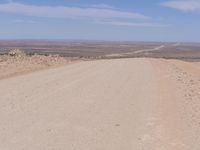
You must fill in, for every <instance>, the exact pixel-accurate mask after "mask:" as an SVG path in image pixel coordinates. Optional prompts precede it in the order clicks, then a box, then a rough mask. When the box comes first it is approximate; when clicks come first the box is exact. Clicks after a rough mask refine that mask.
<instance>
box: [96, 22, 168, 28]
mask: <svg viewBox="0 0 200 150" xmlns="http://www.w3.org/2000/svg"><path fill="white" fill-rule="evenodd" d="M94 23H97V24H104V25H114V26H129V27H168V26H170V25H165V24H159V23H149V22H143V23H138V22H124V21H96V22H94Z"/></svg>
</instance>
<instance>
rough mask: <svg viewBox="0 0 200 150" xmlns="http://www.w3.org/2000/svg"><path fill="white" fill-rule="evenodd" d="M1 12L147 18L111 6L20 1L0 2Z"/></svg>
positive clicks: (71, 16) (83, 16)
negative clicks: (82, 5) (32, 3)
mask: <svg viewBox="0 0 200 150" xmlns="http://www.w3.org/2000/svg"><path fill="white" fill-rule="evenodd" d="M104 7H105V6H104ZM0 12H7V13H15V14H23V15H26V16H37V17H50V18H92V19H112V18H121V19H147V18H148V17H146V16H144V15H143V14H140V13H136V12H126V11H119V10H115V9H111V8H94V7H88V8H81V7H66V6H36V5H26V4H20V3H14V2H10V3H6V4H0Z"/></svg>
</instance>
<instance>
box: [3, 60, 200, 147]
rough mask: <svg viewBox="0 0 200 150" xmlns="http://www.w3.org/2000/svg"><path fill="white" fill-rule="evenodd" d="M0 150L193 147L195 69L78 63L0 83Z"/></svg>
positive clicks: (199, 127) (199, 73) (198, 105)
mask: <svg viewBox="0 0 200 150" xmlns="http://www.w3.org/2000/svg"><path fill="white" fill-rule="evenodd" d="M0 96H1V97H0V102H1V106H0V107H1V109H0V119H1V122H0V149H3V150H23V149H24V150H27V149H28V150H36V149H37V150H39V149H41V150H66V149H67V150H122V149H125V150H126V149H130V150H132V149H134V150H197V149H198V148H199V147H200V144H199V143H200V137H199V136H200V124H199V123H200V118H199V116H200V111H199V110H200V102H199V101H198V100H200V67H199V63H189V62H182V61H177V60H164V59H142V58H138V59H119V60H117V59H116V60H99V61H88V62H80V63H76V64H72V65H68V66H64V67H59V68H53V69H49V70H44V71H40V72H34V73H31V74H28V75H22V76H17V77H13V78H9V79H4V80H0Z"/></svg>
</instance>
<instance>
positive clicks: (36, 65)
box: [0, 54, 74, 80]
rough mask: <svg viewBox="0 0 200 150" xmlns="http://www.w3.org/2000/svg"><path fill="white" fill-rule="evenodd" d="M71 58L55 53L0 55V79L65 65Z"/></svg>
mask: <svg viewBox="0 0 200 150" xmlns="http://www.w3.org/2000/svg"><path fill="white" fill-rule="evenodd" d="M72 60H73V59H70V58H69V59H67V58H63V57H59V56H56V55H55V56H52V55H49V56H44V55H33V56H27V55H25V54H22V55H19V56H10V55H0V80H1V79H4V78H9V77H12V76H16V75H20V74H26V73H29V72H33V71H38V70H42V69H47V68H51V67H56V66H59V65H65V64H68V63H71V62H72ZM73 62H74V61H73Z"/></svg>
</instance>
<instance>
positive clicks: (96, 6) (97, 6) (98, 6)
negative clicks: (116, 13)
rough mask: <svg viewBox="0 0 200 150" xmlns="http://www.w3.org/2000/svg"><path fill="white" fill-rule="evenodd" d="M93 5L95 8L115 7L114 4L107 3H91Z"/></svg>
mask: <svg viewBox="0 0 200 150" xmlns="http://www.w3.org/2000/svg"><path fill="white" fill-rule="evenodd" d="M91 7H94V8H106V9H114V7H113V6H110V5H107V4H94V5H91Z"/></svg>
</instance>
